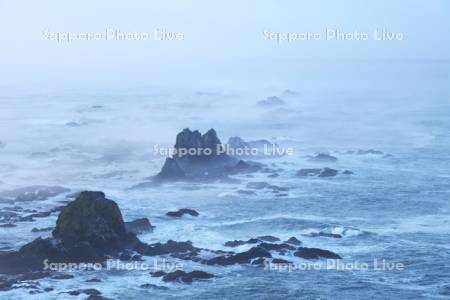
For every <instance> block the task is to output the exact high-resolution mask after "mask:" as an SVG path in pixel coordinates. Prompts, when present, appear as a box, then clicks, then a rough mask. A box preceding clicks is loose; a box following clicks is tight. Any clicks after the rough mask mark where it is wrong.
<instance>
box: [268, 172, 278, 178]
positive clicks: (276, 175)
mask: <svg viewBox="0 0 450 300" xmlns="http://www.w3.org/2000/svg"><path fill="white" fill-rule="evenodd" d="M278 176H280V174H278V173H272V174H270V175H267V177H268V178H276V177H278Z"/></svg>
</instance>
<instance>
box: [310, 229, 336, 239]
mask: <svg viewBox="0 0 450 300" xmlns="http://www.w3.org/2000/svg"><path fill="white" fill-rule="evenodd" d="M309 236H311V237H318V236H320V237H329V238H335V239H340V238H342V235H340V234H337V233H329V232H323V231H320V232H311V233H310V234H309Z"/></svg>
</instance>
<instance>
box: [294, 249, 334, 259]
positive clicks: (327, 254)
mask: <svg viewBox="0 0 450 300" xmlns="http://www.w3.org/2000/svg"><path fill="white" fill-rule="evenodd" d="M294 255H295V256H298V257H301V258H304V259H319V258H330V259H341V257H340V256H339V255H338V254H336V253H334V252H332V251H329V250H323V249H319V248H306V247H300V248H298V250H297V251H296V252H294Z"/></svg>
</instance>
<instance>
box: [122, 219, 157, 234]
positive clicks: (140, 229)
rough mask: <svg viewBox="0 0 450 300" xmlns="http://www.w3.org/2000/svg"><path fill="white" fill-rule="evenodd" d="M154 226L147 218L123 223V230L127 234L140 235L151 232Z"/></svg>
mask: <svg viewBox="0 0 450 300" xmlns="http://www.w3.org/2000/svg"><path fill="white" fill-rule="evenodd" d="M153 228H155V227H154V226H152V224H151V223H150V221H149V220H148V219H147V218H141V219H136V220H134V221H130V222H125V229H126V231H127V232H131V233H134V234H141V233H145V232H152V231H153Z"/></svg>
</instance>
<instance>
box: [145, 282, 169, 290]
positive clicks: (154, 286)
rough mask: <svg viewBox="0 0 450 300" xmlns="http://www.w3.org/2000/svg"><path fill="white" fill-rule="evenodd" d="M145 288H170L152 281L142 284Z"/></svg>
mask: <svg viewBox="0 0 450 300" xmlns="http://www.w3.org/2000/svg"><path fill="white" fill-rule="evenodd" d="M140 287H141V288H143V289H157V290H168V289H169V288H168V287H166V286H161V285H156V284H151V283H144V284H141V285H140Z"/></svg>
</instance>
